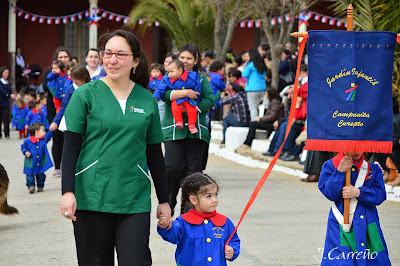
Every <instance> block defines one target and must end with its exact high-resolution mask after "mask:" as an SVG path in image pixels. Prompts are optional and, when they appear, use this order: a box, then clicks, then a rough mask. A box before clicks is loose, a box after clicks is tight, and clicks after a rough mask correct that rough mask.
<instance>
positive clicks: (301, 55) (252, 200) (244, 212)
mask: <svg viewBox="0 0 400 266" xmlns="http://www.w3.org/2000/svg"><path fill="white" fill-rule="evenodd" d="M307 39H308V34H307V35H306V36H305V37H304V38H303V40H302V41H301V43H300V50H299V57H298V59H297V70H296V79H295V82H294V90H293V98H292V104H291V106H290V112H289V119H288V124H287V128H286V134H285V139H284V141H283V143H282V145H281V147H280V148H279V150H278V151H277V152H276V154H275V156H274V158H273V159H272V161H271V162H270V164H269V166H268V168H267V170H265V172H264V174H263V176H262V177H261V179H260V180H259V181H258V184H257V186H256V188H255V189H254V191H253V194H252V195H251V197H250V199H249V201H248V202H247V205H246V207H245V208H244V210H243V213H242V216H241V217H240V220H239V222H238V224H237V225H236V227H235V230H233V232H232V234H231V236H230V237H229V239H228V241H226V244H225V246H226V245H228V244H229V241H231V239H232V237H233V235H234V234H235V232H236V230H237V229H238V227H239V225H240V224H241V223H242V220H243V218H244V216H245V215H246V213H247V211H248V210H249V209H250V207H251V205H252V204H253V202H254V200H255V199H256V197H257V195H258V192H260V190H261V188H262V186H263V185H264V183H265V181H266V180H267V178H268V176H269V174H270V173H271V171H272V168H273V167H274V165H275V163H276V161H277V160H278V157H279V154H280V153H281V150H282V148H283V145H284V144H285V142H286V138H287V136H288V134H289V131H290V129H291V127H292V125H293V121H294V111H295V108H296V99H297V92H298V83H299V79H298V77H299V74H300V65H301V59H302V58H303V52H304V47H305V45H306V41H307Z"/></svg>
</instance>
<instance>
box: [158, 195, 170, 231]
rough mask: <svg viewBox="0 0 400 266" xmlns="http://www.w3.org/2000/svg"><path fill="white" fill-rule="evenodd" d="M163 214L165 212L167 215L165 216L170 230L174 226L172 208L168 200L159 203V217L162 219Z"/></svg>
mask: <svg viewBox="0 0 400 266" xmlns="http://www.w3.org/2000/svg"><path fill="white" fill-rule="evenodd" d="M161 214H163V215H164V216H165V218H166V219H167V224H168V230H169V229H170V228H171V226H172V218H171V208H170V207H169V204H168V202H164V203H161V204H158V206H157V219H160V215H161Z"/></svg>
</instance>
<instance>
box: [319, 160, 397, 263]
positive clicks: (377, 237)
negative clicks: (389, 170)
mask: <svg viewBox="0 0 400 266" xmlns="http://www.w3.org/2000/svg"><path fill="white" fill-rule="evenodd" d="M343 157H344V154H343V153H339V154H338V155H337V156H336V157H335V158H333V159H332V160H329V161H327V162H325V164H324V165H323V167H322V170H321V174H320V178H319V182H318V188H319V189H320V191H321V192H322V194H324V196H325V197H326V198H327V199H329V200H331V201H333V202H335V204H336V206H337V208H338V210H339V211H340V213H342V214H343V204H344V199H343V197H342V188H343V185H344V180H345V172H340V171H338V170H337V167H338V166H339V163H340V161H341V159H342V158H343ZM363 161H364V156H363V157H362V158H361V160H360V162H359V163H357V164H354V165H353V167H352V168H351V185H352V186H354V185H355V182H356V180H357V176H358V172H359V171H360V167H361V165H362V162H363ZM359 190H360V196H359V197H358V198H357V200H358V204H357V207H356V209H355V213H354V218H353V222H352V228H351V230H350V232H345V231H344V230H343V229H342V227H341V226H340V225H339V223H338V221H337V220H336V218H335V216H334V214H333V212H332V209H331V210H330V212H329V217H328V226H327V233H326V239H325V247H324V252H323V257H322V262H321V265H385V266H386V265H391V263H390V260H389V255H388V250H387V246H386V242H385V239H384V237H383V233H382V230H381V227H380V223H379V216H378V211H377V209H376V206H377V205H380V204H381V203H382V202H383V201H385V200H386V191H385V184H384V182H383V176H382V171H381V170H380V168H379V166H378V165H376V164H370V163H369V164H368V173H367V176H366V178H365V181H364V184H363V185H362V186H361V187H359Z"/></svg>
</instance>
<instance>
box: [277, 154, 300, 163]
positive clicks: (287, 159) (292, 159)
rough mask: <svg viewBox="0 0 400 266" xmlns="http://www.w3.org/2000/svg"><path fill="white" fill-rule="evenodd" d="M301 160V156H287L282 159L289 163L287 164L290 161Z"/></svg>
mask: <svg viewBox="0 0 400 266" xmlns="http://www.w3.org/2000/svg"><path fill="white" fill-rule="evenodd" d="M299 159H300V158H299V156H295V155H293V154H288V155H287V156H285V157H282V158H281V160H283V161H287V162H288V161H298V160H299Z"/></svg>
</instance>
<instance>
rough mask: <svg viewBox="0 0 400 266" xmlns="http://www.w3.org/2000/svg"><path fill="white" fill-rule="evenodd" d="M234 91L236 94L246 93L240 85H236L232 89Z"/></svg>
mask: <svg viewBox="0 0 400 266" xmlns="http://www.w3.org/2000/svg"><path fill="white" fill-rule="evenodd" d="M232 90H233V91H234V92H235V93H238V92H241V91H244V89H243V87H242V86H240V85H237V84H236V85H234V86H233V87H232Z"/></svg>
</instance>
